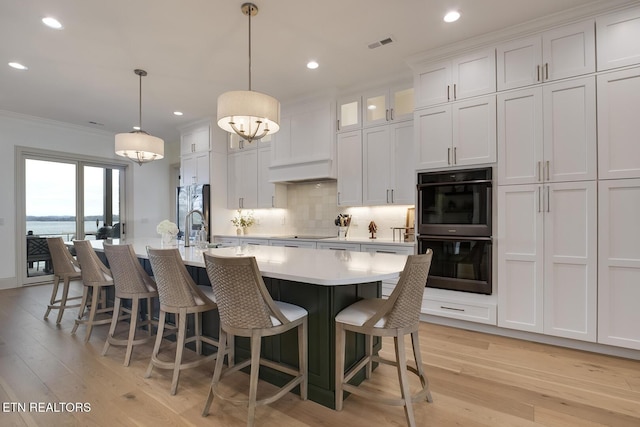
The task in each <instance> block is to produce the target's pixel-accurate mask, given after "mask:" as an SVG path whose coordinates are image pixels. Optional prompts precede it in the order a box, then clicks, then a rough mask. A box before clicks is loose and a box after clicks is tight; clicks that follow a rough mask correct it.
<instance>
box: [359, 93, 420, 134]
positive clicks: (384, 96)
mask: <svg viewBox="0 0 640 427" xmlns="http://www.w3.org/2000/svg"><path fill="white" fill-rule="evenodd" d="M362 101H363V102H362V122H363V123H362V126H363V127H368V126H377V125H384V124H389V123H396V122H402V121H406V120H413V110H414V105H415V102H414V91H413V85H412V84H411V83H408V84H404V85H397V86H393V87H391V88H388V87H384V88H380V89H377V90H372V91H369V92H366V93H365V94H364V95H363V96H362Z"/></svg>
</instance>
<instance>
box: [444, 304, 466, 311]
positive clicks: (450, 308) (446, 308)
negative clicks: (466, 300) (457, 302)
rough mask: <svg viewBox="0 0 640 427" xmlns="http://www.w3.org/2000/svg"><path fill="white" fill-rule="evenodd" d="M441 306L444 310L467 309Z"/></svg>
mask: <svg viewBox="0 0 640 427" xmlns="http://www.w3.org/2000/svg"><path fill="white" fill-rule="evenodd" d="M440 308H441V309H443V310H453V311H465V310H464V308H455V307H447V306H446V305H441V306H440Z"/></svg>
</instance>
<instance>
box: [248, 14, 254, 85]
mask: <svg viewBox="0 0 640 427" xmlns="http://www.w3.org/2000/svg"><path fill="white" fill-rule="evenodd" d="M252 8H253V6H252V5H249V10H248V12H249V13H248V15H249V91H251V12H252V11H251V9H252Z"/></svg>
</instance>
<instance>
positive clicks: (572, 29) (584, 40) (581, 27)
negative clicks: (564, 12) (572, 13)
mask: <svg viewBox="0 0 640 427" xmlns="http://www.w3.org/2000/svg"><path fill="white" fill-rule="evenodd" d="M541 66H542V68H543V71H544V74H543V80H544V81H549V80H558V79H563V78H566V77H572V76H580V75H583V74H588V73H593V72H594V71H595V70H596V38H595V28H594V23H593V21H592V20H590V21H585V22H578V23H577V24H573V25H566V26H564V27H559V28H555V29H553V30H550V31H547V32H545V33H543V34H542V64H541Z"/></svg>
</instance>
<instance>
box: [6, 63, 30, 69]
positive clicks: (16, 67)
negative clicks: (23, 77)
mask: <svg viewBox="0 0 640 427" xmlns="http://www.w3.org/2000/svg"><path fill="white" fill-rule="evenodd" d="M9 67H11V68H15V69H16V70H28V69H29V68H27V67H25V66H24V65H22V64H21V63H19V62H9Z"/></svg>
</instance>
